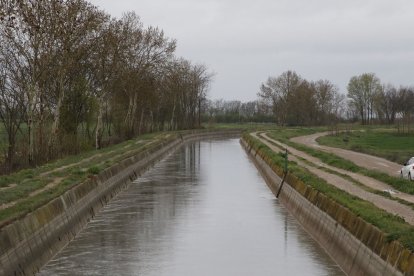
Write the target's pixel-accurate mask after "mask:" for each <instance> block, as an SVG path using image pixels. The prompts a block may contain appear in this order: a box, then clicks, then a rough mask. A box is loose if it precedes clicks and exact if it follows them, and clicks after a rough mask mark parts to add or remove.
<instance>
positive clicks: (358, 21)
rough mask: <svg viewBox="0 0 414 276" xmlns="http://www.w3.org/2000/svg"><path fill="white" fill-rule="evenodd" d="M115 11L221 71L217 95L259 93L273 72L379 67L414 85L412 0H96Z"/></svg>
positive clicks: (344, 76) (213, 92)
mask: <svg viewBox="0 0 414 276" xmlns="http://www.w3.org/2000/svg"><path fill="white" fill-rule="evenodd" d="M90 2H92V3H93V4H94V5H96V6H98V7H100V8H102V9H104V10H106V11H107V12H108V13H110V14H111V15H113V16H116V17H118V18H119V17H121V16H122V13H123V12H125V11H131V10H133V11H135V12H136V13H137V14H138V15H139V16H140V17H141V19H142V21H143V23H144V24H145V25H153V26H158V27H160V28H162V29H163V30H164V31H165V33H166V34H167V35H168V36H170V37H172V38H175V39H177V41H178V48H177V55H178V56H182V57H184V58H186V59H189V60H192V61H193V62H198V63H204V64H206V65H207V66H208V67H209V68H210V70H212V71H214V72H215V73H216V75H215V77H214V82H213V83H212V87H211V89H210V92H209V96H210V98H212V99H218V98H224V99H240V100H242V101H247V100H254V99H256V93H257V92H258V90H259V86H260V84H261V83H262V82H264V81H265V80H266V79H267V77H268V76H270V75H272V76H277V75H280V74H281V73H282V72H284V71H286V70H289V69H291V70H295V71H296V72H297V73H298V74H300V75H301V76H303V77H304V78H306V79H309V80H317V79H328V80H330V81H332V82H333V83H335V84H336V85H337V86H338V87H339V88H340V90H341V92H343V93H346V85H347V83H348V81H349V79H350V78H351V77H352V76H354V75H358V74H361V73H364V72H374V73H376V74H377V76H378V77H379V78H380V79H381V80H382V81H383V82H386V83H388V82H390V83H393V84H395V85H414V1H412V0H255V1H252V0H248V1H247V0H140V1H134V0H118V1H114V0H92V1H90Z"/></svg>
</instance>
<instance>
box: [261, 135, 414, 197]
mask: <svg viewBox="0 0 414 276" xmlns="http://www.w3.org/2000/svg"><path fill="white" fill-rule="evenodd" d="M320 130H321V128H311V129H305V130H300V129H292V130H289V129H287V130H286V131H270V132H269V136H270V137H271V138H273V139H275V140H278V141H280V142H283V143H284V144H287V145H289V146H291V147H294V148H296V149H298V150H300V151H303V152H305V153H307V154H309V155H312V156H314V157H316V158H318V159H320V160H321V161H322V162H324V163H325V164H328V165H331V166H334V167H337V168H340V169H344V170H348V171H351V172H355V173H360V174H362V175H365V176H369V177H372V178H374V179H376V180H378V181H381V182H384V183H386V184H388V185H390V186H391V187H393V188H395V189H396V190H398V191H401V192H404V193H408V194H413V195H414V183H413V182H411V181H408V180H406V179H401V178H397V177H392V176H390V175H388V174H385V173H381V172H379V171H375V170H368V169H365V168H362V167H359V166H358V165H356V164H355V163H353V162H352V161H349V160H346V159H344V158H341V157H339V156H337V155H335V154H332V153H327V152H323V151H319V150H316V149H314V148H311V147H308V146H305V145H302V144H298V143H294V142H291V141H290V140H289V139H290V138H293V137H296V136H302V135H307V134H312V133H316V132H319V131H320ZM303 133H307V134H303Z"/></svg>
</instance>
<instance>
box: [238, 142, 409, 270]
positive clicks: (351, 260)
mask: <svg viewBox="0 0 414 276" xmlns="http://www.w3.org/2000/svg"><path fill="white" fill-rule="evenodd" d="M241 143H242V145H243V146H244V148H245V149H246V151H247V152H248V153H249V155H250V156H251V157H252V159H253V161H254V162H255V164H256V166H257V167H258V169H259V170H260V172H261V173H262V175H263V176H264V178H265V179H266V182H267V183H268V185H269V187H270V188H271V190H272V191H273V192H274V193H276V192H277V190H278V189H279V185H280V182H281V179H280V177H279V176H281V175H282V169H281V168H279V167H277V166H274V165H273V164H272V162H271V159H270V158H269V157H268V156H266V155H265V154H264V152H262V151H261V150H260V149H258V148H253V147H252V144H249V142H247V141H246V140H241ZM287 183H288V184H286V185H284V187H283V189H282V192H281V194H280V196H279V200H280V201H281V202H282V204H284V205H285V206H286V207H287V209H288V210H290V212H291V213H292V214H293V215H294V216H295V217H296V219H297V220H298V221H299V222H300V223H301V224H302V225H303V227H304V228H305V229H306V230H307V231H308V232H309V233H310V234H311V235H312V236H313V237H314V239H315V240H316V241H317V242H318V243H319V244H320V245H321V246H322V247H324V249H325V250H326V251H327V252H328V254H330V256H331V257H332V258H333V259H334V260H335V262H336V263H338V265H339V266H340V267H341V268H342V270H343V271H344V272H345V273H346V274H348V275H414V255H413V254H412V252H411V251H409V250H407V249H405V248H404V247H403V246H402V245H401V244H400V243H399V242H398V241H388V240H387V237H386V235H385V234H384V233H383V232H381V231H380V230H379V229H378V228H376V227H374V226H373V225H371V224H369V223H367V222H365V221H364V220H362V219H361V218H359V217H358V216H356V215H355V214H354V213H352V212H351V211H349V210H348V209H347V208H344V207H343V206H341V205H340V204H338V203H336V202H335V201H333V200H332V199H329V198H328V197H326V196H325V195H324V194H322V193H320V192H318V191H316V190H315V189H313V188H312V187H310V186H308V185H306V184H305V183H303V182H302V181H300V180H299V179H297V178H296V177H294V176H293V175H288V177H287Z"/></svg>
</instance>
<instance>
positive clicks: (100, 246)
mask: <svg viewBox="0 0 414 276" xmlns="http://www.w3.org/2000/svg"><path fill="white" fill-rule="evenodd" d="M287 274H289V275H290V276H293V275H343V274H342V272H341V271H340V269H339V268H338V267H337V265H336V264H335V263H334V262H333V261H332V260H331V259H330V258H329V257H328V256H327V255H326V254H325V253H324V251H323V250H322V249H321V248H320V247H319V246H318V245H317V244H316V243H315V242H314V241H313V240H312V239H311V238H310V237H309V235H308V234H307V233H306V232H305V231H304V230H303V229H302V228H301V227H300V226H299V225H298V223H297V222H296V221H295V220H294V219H293V217H292V216H290V215H289V214H288V213H287V211H286V210H285V209H284V207H283V206H281V205H279V203H278V201H277V200H276V199H275V197H274V196H273V194H272V193H271V192H270V190H269V189H268V188H267V186H266V184H265V183H264V180H263V179H262V178H261V176H260V175H259V174H258V172H257V170H256V168H255V167H254V165H253V164H252V162H251V161H250V160H249V159H248V157H247V155H246V154H245V152H244V151H243V149H242V148H241V146H240V145H239V143H238V140H235V139H232V140H224V141H206V142H195V143H192V144H189V145H186V146H183V147H182V148H181V149H180V150H178V151H177V152H175V153H174V154H172V155H170V156H169V157H167V158H166V159H165V160H164V161H162V162H160V163H158V164H157V165H156V166H155V167H154V168H153V169H151V170H150V171H148V172H147V173H145V174H144V175H143V176H142V177H141V178H140V179H138V180H137V181H135V182H134V183H133V184H131V186H130V187H129V188H128V189H127V190H125V191H123V192H122V193H120V194H119V195H118V196H117V197H116V198H115V199H114V200H113V201H111V202H110V204H108V205H107V206H106V207H105V208H104V209H103V211H101V212H100V213H99V214H98V215H97V216H96V217H95V218H94V219H93V220H92V221H91V222H90V223H89V224H88V225H87V227H86V228H85V229H84V230H83V231H82V232H81V233H80V234H79V235H78V236H77V237H76V239H75V240H74V241H72V242H71V243H70V244H69V245H68V246H67V247H66V248H65V249H64V250H63V251H62V252H60V253H59V254H58V255H57V256H56V257H55V258H54V259H53V260H52V261H50V262H49V264H48V265H47V266H46V267H44V269H43V270H42V271H41V275H180V276H182V275H287Z"/></svg>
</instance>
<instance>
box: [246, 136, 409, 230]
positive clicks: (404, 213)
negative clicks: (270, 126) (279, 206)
mask: <svg viewBox="0 0 414 276" xmlns="http://www.w3.org/2000/svg"><path fill="white" fill-rule="evenodd" d="M252 135H253V136H254V137H255V138H257V139H259V140H261V142H263V143H264V144H266V145H267V146H268V147H269V148H271V149H272V150H273V151H275V152H280V151H281V149H280V147H282V148H286V149H287V150H288V151H289V152H290V158H289V159H290V160H292V161H295V162H296V163H298V164H299V165H301V166H303V167H305V168H306V169H308V170H309V171H310V172H311V173H313V174H315V175H317V176H318V177H320V178H322V179H324V180H325V181H326V182H328V183H329V184H331V185H333V186H335V187H337V188H339V189H341V190H343V191H345V192H347V193H349V194H351V195H354V196H357V197H359V198H361V199H363V200H366V201H370V202H372V203H373V204H374V205H376V206H377V207H378V208H380V209H383V210H385V211H387V212H388V213H391V214H394V215H398V216H401V217H403V218H404V220H405V221H406V222H407V223H409V224H411V225H414V210H413V209H412V208H411V207H409V206H407V205H404V204H402V203H399V202H397V201H395V200H392V199H389V198H386V197H383V196H381V195H378V194H375V193H372V192H370V191H368V190H367V189H363V187H361V186H359V185H357V184H355V183H354V182H352V181H351V180H349V179H346V178H345V177H343V176H340V175H338V174H343V175H347V176H350V177H351V178H352V179H354V180H356V181H358V182H360V183H361V184H363V185H365V186H367V187H369V188H371V189H374V190H380V191H383V190H387V189H390V190H391V187H389V186H388V185H386V184H385V183H382V182H379V181H377V180H375V179H372V178H369V177H366V176H362V175H359V174H356V173H352V172H348V171H345V170H342V169H338V168H336V167H332V166H329V165H327V164H325V163H323V162H321V160H319V159H317V158H315V157H313V156H310V155H308V154H306V153H304V152H301V151H299V150H296V149H295V148H292V147H289V146H287V145H285V144H283V143H281V142H279V141H276V140H274V139H272V138H270V137H268V136H267V135H266V134H260V135H259V134H258V133H252ZM275 144H276V145H278V146H276V145H275ZM303 159H305V160H306V161H307V162H305V161H303ZM322 168H326V169H329V170H331V171H334V172H337V173H338V174H335V173H330V172H327V171H325V170H323V169H322ZM393 196H394V197H398V198H401V199H404V200H407V201H409V202H412V203H414V196H413V195H409V194H404V193H396V194H393Z"/></svg>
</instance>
